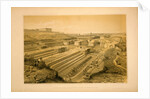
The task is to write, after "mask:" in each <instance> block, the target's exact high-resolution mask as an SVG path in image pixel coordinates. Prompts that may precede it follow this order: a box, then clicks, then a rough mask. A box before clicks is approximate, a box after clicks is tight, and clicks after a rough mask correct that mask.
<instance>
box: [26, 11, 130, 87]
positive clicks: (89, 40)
mask: <svg viewBox="0 0 150 99" xmlns="http://www.w3.org/2000/svg"><path fill="white" fill-rule="evenodd" d="M23 18H24V19H23V20H24V83H25V84H30V83H127V44H126V38H127V35H126V15H122V14H117V15H51V16H24V17H23Z"/></svg>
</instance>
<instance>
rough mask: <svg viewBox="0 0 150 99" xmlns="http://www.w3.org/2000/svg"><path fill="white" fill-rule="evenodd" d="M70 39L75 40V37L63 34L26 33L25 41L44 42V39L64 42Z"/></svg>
mask: <svg viewBox="0 0 150 99" xmlns="http://www.w3.org/2000/svg"><path fill="white" fill-rule="evenodd" d="M70 38H73V36H70V35H67V34H63V33H55V32H54V33H53V32H50V33H49V32H24V41H35V40H43V39H53V40H64V39H70Z"/></svg>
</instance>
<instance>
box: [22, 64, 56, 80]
mask: <svg viewBox="0 0 150 99" xmlns="http://www.w3.org/2000/svg"><path fill="white" fill-rule="evenodd" d="M54 79H55V81H56V79H58V77H57V72H56V71H54V70H51V69H47V68H43V69H39V68H37V67H35V66H30V65H25V68H24V83H45V82H47V81H48V82H49V81H53V80H54ZM57 81H59V80H57Z"/></svg>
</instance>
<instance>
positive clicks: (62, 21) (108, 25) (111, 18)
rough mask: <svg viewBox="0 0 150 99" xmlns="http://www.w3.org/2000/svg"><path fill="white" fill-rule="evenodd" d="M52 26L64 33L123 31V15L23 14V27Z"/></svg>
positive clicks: (124, 29) (124, 20) (124, 18)
mask: <svg viewBox="0 0 150 99" xmlns="http://www.w3.org/2000/svg"><path fill="white" fill-rule="evenodd" d="M39 28H52V30H53V31H57V32H64V33H73V34H76V33H80V34H83V33H125V32H126V16H125V15H66V16H61V15H60V16H24V29H39Z"/></svg>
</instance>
